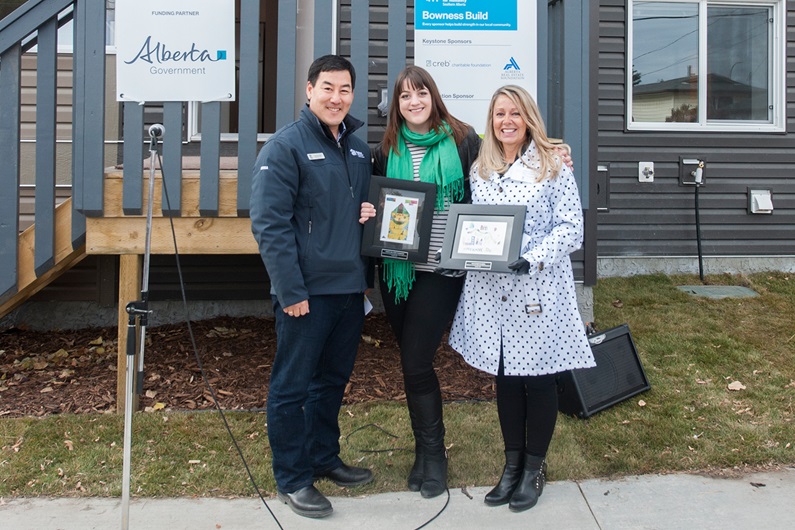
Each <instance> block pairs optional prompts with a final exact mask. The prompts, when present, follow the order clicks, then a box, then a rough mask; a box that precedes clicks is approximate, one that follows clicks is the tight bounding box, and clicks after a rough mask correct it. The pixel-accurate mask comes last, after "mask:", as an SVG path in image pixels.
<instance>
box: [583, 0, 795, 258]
mask: <svg viewBox="0 0 795 530" xmlns="http://www.w3.org/2000/svg"><path fill="white" fill-rule="evenodd" d="M627 2H628V0H600V2H599V5H600V10H599V35H598V47H599V48H598V51H599V54H598V57H599V60H598V69H599V71H598V94H597V96H598V135H597V138H598V152H599V159H598V163H599V164H600V165H607V166H609V185H608V186H607V189H609V196H608V197H601V199H602V202H601V204H600V206H607V207H608V208H609V210H608V211H600V213H599V214H598V254H599V256H694V255H696V253H697V246H696V229H695V198H694V189H693V188H692V187H681V186H679V181H678V176H679V157H680V156H684V157H688V158H691V157H692V158H703V159H705V160H706V184H705V186H704V187H702V188H701V189H700V192H699V195H700V198H699V201H700V212H701V224H702V244H703V252H704V255H705V256H772V255H790V256H791V255H793V254H795V245H794V243H795V230H793V228H795V227H794V226H793V225H795V136H794V135H793V125H794V124H795V123H793V120H795V28H794V27H793V24H795V5H793V4H795V3H793V2H788V8H787V11H788V13H787V15H788V16H787V24H788V27H787V48H786V49H787V61H786V64H787V76H786V80H787V81H786V82H787V133H784V134H782V133H716V132H698V133H682V132H635V131H633V132H628V131H627V130H626V83H625V79H626V72H625V68H626V53H627V51H626V5H627ZM640 161H653V162H654V164H655V166H654V170H655V174H654V182H653V183H639V182H638V162H640ZM748 187H753V188H769V189H771V190H772V191H773V204H774V208H775V209H774V212H773V214H772V215H751V214H749V213H747V203H748V198H747V189H748ZM602 191H604V188H603V189H602Z"/></svg>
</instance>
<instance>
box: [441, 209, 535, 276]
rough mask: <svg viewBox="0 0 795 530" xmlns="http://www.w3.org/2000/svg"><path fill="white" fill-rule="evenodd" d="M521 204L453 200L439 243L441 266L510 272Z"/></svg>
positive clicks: (517, 246)
mask: <svg viewBox="0 0 795 530" xmlns="http://www.w3.org/2000/svg"><path fill="white" fill-rule="evenodd" d="M524 216H525V207H524V206H507V205H496V204H453V205H451V206H450V214H449V217H448V220H447V227H446V228H445V232H444V242H443V243H442V259H441V262H440V264H439V266H440V267H442V268H444V269H459V270H473V271H488V272H511V271H510V269H509V268H508V264H509V263H511V262H512V261H514V260H517V259H519V251H520V248H521V245H522V226H523V225H524Z"/></svg>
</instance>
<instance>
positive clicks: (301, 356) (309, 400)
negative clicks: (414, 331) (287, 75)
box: [251, 55, 373, 517]
mask: <svg viewBox="0 0 795 530" xmlns="http://www.w3.org/2000/svg"><path fill="white" fill-rule="evenodd" d="M355 83H356V73H355V71H354V69H353V65H351V63H350V62H349V61H347V60H346V59H344V58H342V57H340V56H337V55H326V56H323V57H320V58H319V59H317V60H315V62H314V63H312V65H311V66H310V67H309V74H308V81H307V85H306V95H307V99H308V104H307V106H306V107H305V108H304V109H302V110H301V115H300V117H299V119H298V120H297V121H295V122H293V123H291V124H290V125H287V126H285V127H283V128H282V129H280V130H278V131H277V132H276V133H275V134H274V135H273V136H272V137H271V138H270V139H269V140H268V141H267V143H266V144H265V146H264V147H263V148H262V150H261V151H260V153H259V156H258V157H257V162H256V166H255V167H254V179H253V183H252V193H251V227H252V231H253V232H254V237H255V238H256V240H257V242H258V243H259V251H260V254H261V255H262V260H263V261H264V262H265V267H266V269H267V271H268V276H269V277H270V281H271V295H272V299H273V312H274V315H275V318H276V335H277V344H276V358H275V360H274V363H273V367H272V369H271V379H270V389H269V391H268V409H267V410H268V439H269V441H270V445H271V450H272V453H273V474H274V478H275V479H276V485H277V488H278V494H279V498H280V499H281V500H282V501H283V502H285V503H286V504H288V505H289V506H290V508H292V510H293V511H294V512H296V513H298V514H299V515H303V516H306V517H325V516H327V515H329V514H330V513H331V512H332V507H331V503H330V502H329V501H328V499H326V497H325V496H323V494H322V493H320V492H319V491H318V490H317V489H316V488H315V487H314V481H315V480H316V479H319V478H328V479H330V480H332V481H333V482H335V483H336V484H338V485H340V486H356V485H359V484H366V483H368V482H370V481H372V479H373V475H372V472H371V471H370V470H369V469H364V468H357V467H353V466H348V465H346V464H345V463H344V462H342V460H341V459H340V457H339V450H340V447H339V436H340V430H339V423H338V420H337V418H338V415H339V410H340V406H341V404H342V397H343V393H344V390H345V386H346V384H347V383H348V379H349V378H350V374H351V371H352V370H353V363H354V359H355V357H356V350H357V347H358V344H359V338H360V336H361V328H362V325H363V323H364V291H365V289H366V288H367V282H366V278H365V277H366V274H365V273H366V264H367V262H366V260H365V259H363V258H362V257H361V255H360V246H361V236H362V232H361V230H362V227H361V225H360V224H359V212H360V205H361V203H362V202H363V201H365V200H366V198H367V191H368V186H369V180H370V175H371V173H372V168H371V164H370V155H369V152H370V151H369V148H368V146H367V144H366V143H365V142H364V141H362V140H360V139H359V138H357V137H355V136H354V135H353V132H354V131H355V130H356V129H358V128H359V127H361V126H362V125H363V124H362V122H360V121H359V120H356V119H355V118H353V117H351V116H348V111H349V110H350V106H351V103H352V102H353V89H354V85H355Z"/></svg>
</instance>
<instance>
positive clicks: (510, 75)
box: [500, 57, 525, 81]
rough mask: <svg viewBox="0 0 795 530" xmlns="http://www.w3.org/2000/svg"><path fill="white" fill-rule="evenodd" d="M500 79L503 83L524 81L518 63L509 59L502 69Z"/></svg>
mask: <svg viewBox="0 0 795 530" xmlns="http://www.w3.org/2000/svg"><path fill="white" fill-rule="evenodd" d="M500 78H501V79H502V80H504V81H515V80H521V79H524V78H525V76H524V74H523V73H522V69H521V68H519V63H517V62H516V59H514V58H513V57H511V58H510V60H509V61H508V63H507V64H506V65H505V66H504V67H503V69H502V75H501V76H500Z"/></svg>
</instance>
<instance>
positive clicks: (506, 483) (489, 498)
mask: <svg viewBox="0 0 795 530" xmlns="http://www.w3.org/2000/svg"><path fill="white" fill-rule="evenodd" d="M522 471H524V451H505V468H504V469H503V470H502V476H501V477H500V481H499V482H498V483H497V485H496V486H494V489H492V490H491V491H490V492H488V493H487V494H486V498H485V499H484V501H485V502H486V504H488V505H489V506H502V505H503V504H508V501H510V500H511V496H512V495H513V492H514V491H515V490H516V486H518V485H519V479H520V478H522Z"/></svg>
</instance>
